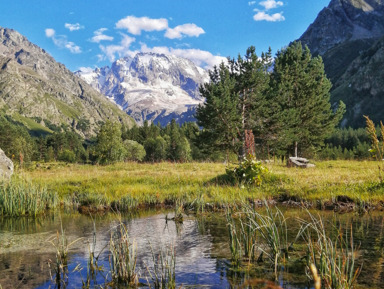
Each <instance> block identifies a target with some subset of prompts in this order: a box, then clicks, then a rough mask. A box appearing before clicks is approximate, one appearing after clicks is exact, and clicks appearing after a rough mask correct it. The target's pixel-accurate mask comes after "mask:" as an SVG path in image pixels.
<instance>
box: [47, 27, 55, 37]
mask: <svg viewBox="0 0 384 289" xmlns="http://www.w3.org/2000/svg"><path fill="white" fill-rule="evenodd" d="M54 35H55V30H54V29H52V28H47V29H45V36H47V37H48V38H51V37H53V36H54Z"/></svg>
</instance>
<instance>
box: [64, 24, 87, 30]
mask: <svg viewBox="0 0 384 289" xmlns="http://www.w3.org/2000/svg"><path fill="white" fill-rule="evenodd" d="M64 27H65V28H67V29H69V31H76V30H80V29H84V26H83V25H80V24H79V23H75V24H71V23H65V24H64Z"/></svg>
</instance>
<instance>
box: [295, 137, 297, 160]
mask: <svg viewBox="0 0 384 289" xmlns="http://www.w3.org/2000/svg"><path fill="white" fill-rule="evenodd" d="M295 158H297V141H295Z"/></svg>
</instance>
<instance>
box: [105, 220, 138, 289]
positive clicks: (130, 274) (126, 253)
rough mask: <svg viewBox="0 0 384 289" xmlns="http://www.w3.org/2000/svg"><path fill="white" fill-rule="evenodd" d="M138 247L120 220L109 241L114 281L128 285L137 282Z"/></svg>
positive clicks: (110, 262)
mask: <svg viewBox="0 0 384 289" xmlns="http://www.w3.org/2000/svg"><path fill="white" fill-rule="evenodd" d="M136 247H137V246H136V243H135V242H132V241H131V240H130V239H129V235H128V229H127V227H126V226H125V225H124V224H123V223H122V222H120V225H119V226H118V229H117V230H116V231H115V232H113V233H112V234H111V239H110V241H109V249H110V256H109V264H110V269H111V275H112V281H113V283H115V284H118V285H126V286H134V285H135V284H137V282H138V275H137V272H136V262H137V251H136Z"/></svg>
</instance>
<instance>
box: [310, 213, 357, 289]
mask: <svg viewBox="0 0 384 289" xmlns="http://www.w3.org/2000/svg"><path fill="white" fill-rule="evenodd" d="M310 217H311V221H310V222H307V223H306V224H307V226H308V229H307V230H306V234H305V240H306V242H307V270H308V271H309V269H308V268H311V266H312V267H313V266H315V268H316V269H317V272H318V274H319V276H320V278H321V280H322V284H323V288H326V289H351V288H354V285H355V282H356V280H357V277H358V276H359V274H360V272H361V268H362V267H361V266H360V267H357V266H356V256H355V249H356V248H355V246H354V244H353V237H352V228H351V231H350V234H349V235H348V232H346V233H343V232H342V230H341V229H340V230H339V231H338V235H337V236H336V238H334V239H331V238H330V237H328V236H327V235H326V232H325V227H324V223H323V221H322V219H321V218H319V219H316V218H315V217H314V216H312V215H311V214H310ZM311 270H312V271H313V269H311ZM307 275H308V276H311V275H310V274H307Z"/></svg>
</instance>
